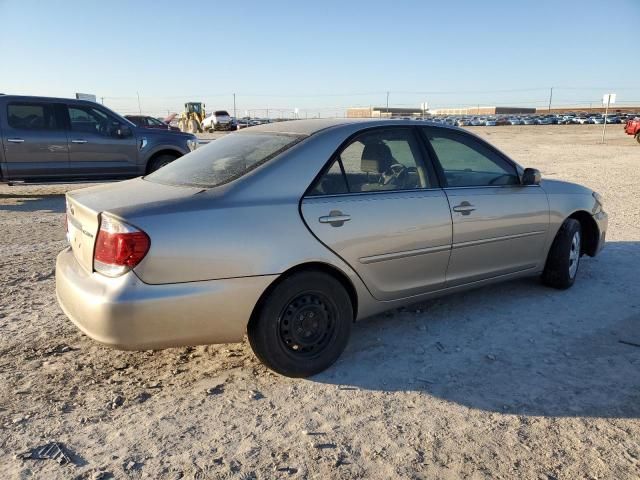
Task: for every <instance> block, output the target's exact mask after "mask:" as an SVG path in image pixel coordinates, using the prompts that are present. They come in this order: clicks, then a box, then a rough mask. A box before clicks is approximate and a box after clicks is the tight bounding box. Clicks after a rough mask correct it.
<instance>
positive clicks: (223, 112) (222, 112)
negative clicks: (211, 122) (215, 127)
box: [214, 110, 229, 117]
mask: <svg viewBox="0 0 640 480" xmlns="http://www.w3.org/2000/svg"><path fill="white" fill-rule="evenodd" d="M214 115H218V116H222V115H226V116H227V117H228V116H229V113H228V112H227V111H226V110H216V113H215V114H214Z"/></svg>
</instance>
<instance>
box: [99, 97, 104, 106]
mask: <svg viewBox="0 0 640 480" xmlns="http://www.w3.org/2000/svg"><path fill="white" fill-rule="evenodd" d="M100 103H101V104H102V105H104V97H100Z"/></svg>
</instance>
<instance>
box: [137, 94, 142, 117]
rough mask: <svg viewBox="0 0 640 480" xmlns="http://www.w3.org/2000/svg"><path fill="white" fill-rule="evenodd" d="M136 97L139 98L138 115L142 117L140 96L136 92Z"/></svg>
mask: <svg viewBox="0 0 640 480" xmlns="http://www.w3.org/2000/svg"><path fill="white" fill-rule="evenodd" d="M136 96H137V97H138V113H139V114H140V115H142V107H141V106H140V94H139V93H138V92H136Z"/></svg>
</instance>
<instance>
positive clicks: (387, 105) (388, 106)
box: [386, 92, 389, 117]
mask: <svg viewBox="0 0 640 480" xmlns="http://www.w3.org/2000/svg"><path fill="white" fill-rule="evenodd" d="M386 113H387V117H388V116H389V92H387V112H386Z"/></svg>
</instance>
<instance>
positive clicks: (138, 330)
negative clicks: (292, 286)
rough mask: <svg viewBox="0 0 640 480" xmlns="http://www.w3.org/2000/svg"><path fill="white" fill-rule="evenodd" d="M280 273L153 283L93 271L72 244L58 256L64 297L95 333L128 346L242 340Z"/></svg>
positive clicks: (79, 322)
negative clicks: (260, 301)
mask: <svg viewBox="0 0 640 480" xmlns="http://www.w3.org/2000/svg"><path fill="white" fill-rule="evenodd" d="M276 277H277V275H267V276H259V277H244V278H234V279H225V280H208V281H199V282H188V283H176V284H163V285H149V284H146V283H144V282H142V281H141V280H140V279H139V278H138V277H137V276H136V275H135V273H133V272H128V273H126V274H125V275H122V276H121V277H117V278H107V277H104V276H102V275H100V274H97V273H89V272H87V271H86V270H84V269H83V268H82V267H81V266H80V264H79V263H78V262H77V261H76V259H75V257H74V256H73V253H72V252H71V250H70V249H69V248H67V249H65V250H63V251H62V252H61V253H60V254H59V255H58V259H57V262H56V294H57V296H58V303H59V304H60V306H61V308H62V310H63V311H64V313H65V314H66V315H67V317H69V318H70V319H71V321H72V322H73V323H74V324H75V325H76V326H77V327H78V328H79V329H80V330H82V332H84V333H85V334H86V335H88V336H89V337H91V338H93V339H94V340H97V341H98V342H101V343H103V344H106V345H109V346H112V347H115V348H119V349H125V350H147V349H157V348H166V347H177V346H183V345H199V344H208V343H228V342H238V341H241V340H242V338H243V336H244V333H245V331H246V326H247V322H248V321H249V318H250V316H251V313H252V311H253V307H254V305H255V304H256V303H257V301H258V299H259V298H260V295H262V293H263V292H264V291H265V289H266V288H267V286H268V285H269V284H270V283H271V282H272V281H273V280H274V279H275V278H276Z"/></svg>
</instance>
